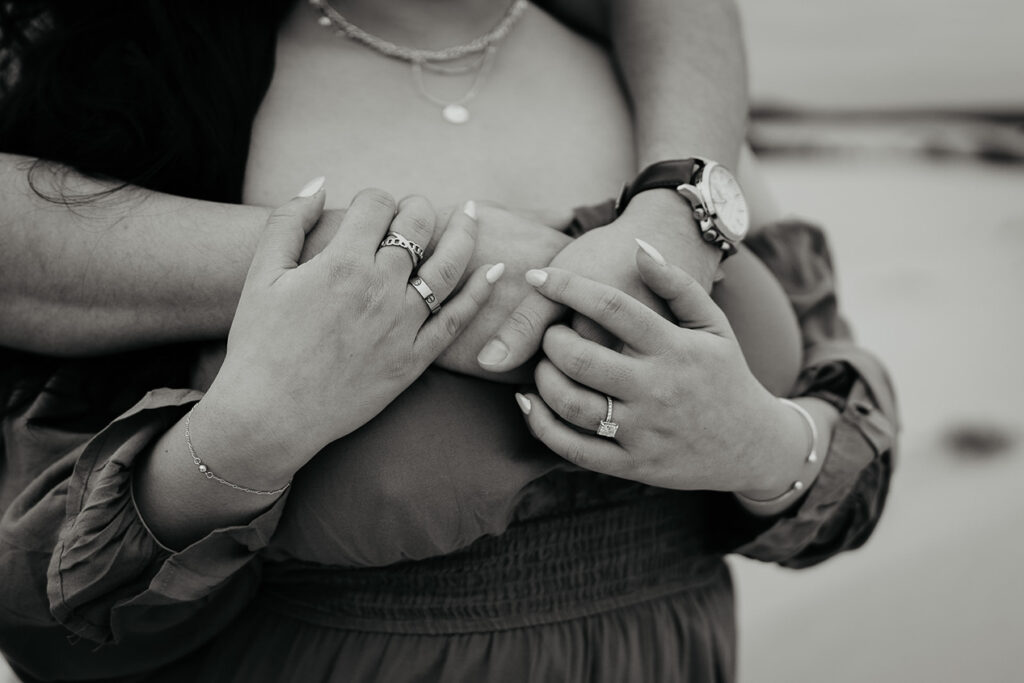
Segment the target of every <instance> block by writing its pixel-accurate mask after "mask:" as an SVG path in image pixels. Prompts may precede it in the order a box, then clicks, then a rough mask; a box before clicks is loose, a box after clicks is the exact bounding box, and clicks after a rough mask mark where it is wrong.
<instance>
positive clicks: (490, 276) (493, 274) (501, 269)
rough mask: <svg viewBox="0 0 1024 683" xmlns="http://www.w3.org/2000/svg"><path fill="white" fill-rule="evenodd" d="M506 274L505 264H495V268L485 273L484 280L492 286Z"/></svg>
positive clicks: (492, 267)
mask: <svg viewBox="0 0 1024 683" xmlns="http://www.w3.org/2000/svg"><path fill="white" fill-rule="evenodd" d="M504 274H505V264H504V263H495V264H494V265H493V266H491V267H490V268H488V269H487V272H486V273H484V278H485V279H486V280H487V281H488V282H489V283H491V284H492V285H493V284H494V283H495V282H497V281H498V280H500V279H501V276H502V275H504Z"/></svg>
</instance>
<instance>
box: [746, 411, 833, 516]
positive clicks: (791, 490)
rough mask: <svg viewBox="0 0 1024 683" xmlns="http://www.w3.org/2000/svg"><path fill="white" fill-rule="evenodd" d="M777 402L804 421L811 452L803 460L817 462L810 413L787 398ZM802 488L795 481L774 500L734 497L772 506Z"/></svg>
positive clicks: (816, 436) (800, 481) (815, 439)
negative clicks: (809, 436)
mask: <svg viewBox="0 0 1024 683" xmlns="http://www.w3.org/2000/svg"><path fill="white" fill-rule="evenodd" d="M779 401H781V402H782V404H783V405H786V406H789V407H790V408H792V409H793V410H795V411H796V412H798V413H800V417H802V418H803V419H804V421H805V422H806V423H807V426H808V427H809V428H810V431H811V452H810V453H808V454H807V457H806V458H805V459H804V462H805V463H815V462H818V428H817V427H816V426H814V418H813V417H811V414H810V413H808V412H807V411H806V410H804V408H803V406H801V405H800V404H798V403H795V402H794V401H790V400H789V399H788V398H780V399H779ZM804 488H806V484H804V482H803V480H801V479H797V480H796V481H794V482H793V483H792V484H790V486H789V488H788V489H786V490H785V491H784V492H782V493H781V494H779V495H777V496H775V497H774V498H766V499H762V500H759V499H757V498H751V497H749V496H744V495H743V494H742V493H737V494H736V495H737V496H738V497H740V498H742V499H743V500H744V501H745V502H746V503H750V504H753V505H774V504H775V503H778V502H779V501H781V500H783V499H785V498H786V497H788V496H791V495H793V494H794V493H799V492H800V491H803V490H804Z"/></svg>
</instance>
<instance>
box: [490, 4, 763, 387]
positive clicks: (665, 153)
mask: <svg viewBox="0 0 1024 683" xmlns="http://www.w3.org/2000/svg"><path fill="white" fill-rule="evenodd" d="M547 7H548V9H550V10H551V11H552V12H554V13H555V14H557V15H559V16H560V17H561V18H562V19H563V20H565V21H566V22H567V23H569V24H570V25H575V26H577V27H580V28H581V29H582V30H584V31H585V32H587V33H590V34H591V35H594V36H595V37H597V38H599V39H601V38H606V39H607V42H609V43H610V45H611V48H612V52H613V56H614V57H615V60H616V63H617V64H618V67H619V69H620V71H621V72H622V76H623V81H624V85H625V88H626V91H627V95H628V96H629V101H630V104H631V106H632V111H633V121H634V128H635V137H636V147H637V170H639V169H641V168H643V167H645V166H647V165H649V164H650V163H653V162H655V161H662V160H666V159H682V158H688V157H692V156H703V157H707V158H711V159H714V160H715V161H718V162H719V163H721V164H723V165H725V166H726V167H729V168H731V169H732V170H733V171H735V170H736V166H737V163H738V159H739V151H740V147H741V145H742V142H743V137H744V130H745V121H746V116H747V79H746V59H745V54H744V49H743V41H742V35H741V31H740V25H739V15H738V12H737V9H736V5H735V3H734V2H733V0H677V1H673V0H604V2H601V3H588V2H580V1H573V0H553V1H550V2H548V3H547ZM624 180H625V179H624ZM637 238H639V239H642V240H644V241H645V242H649V243H651V244H654V245H656V246H657V248H658V249H659V250H660V251H661V252H662V253H663V254H664V255H665V257H666V258H667V259H668V261H669V262H670V263H673V264H675V265H677V266H680V267H681V268H683V269H684V270H686V271H687V272H688V273H689V274H690V275H691V276H693V277H694V278H695V279H696V280H697V281H698V282H700V283H701V284H702V285H703V286H704V288H705V289H710V288H711V283H712V279H713V277H714V274H715V271H716V270H717V269H718V265H719V262H720V260H721V255H722V252H721V250H719V249H717V248H715V247H714V246H712V245H710V244H708V243H707V242H705V241H704V240H703V239H702V238H701V236H700V231H699V229H698V227H697V224H696V222H695V221H694V219H693V217H692V213H691V210H690V209H689V207H688V206H687V205H686V203H685V201H684V200H683V199H682V198H680V197H679V196H677V195H676V194H675V193H674V192H672V191H671V190H649V191H647V192H641V193H640V194H639V195H637V196H636V197H634V198H633V199H632V201H630V203H629V206H628V207H627V208H626V210H625V211H624V212H623V214H622V216H621V217H620V218H619V219H618V220H616V221H614V222H613V223H611V224H610V225H608V226H606V227H604V228H600V229H599V230H595V231H592V232H590V233H587V234H586V235H584V236H583V237H582V238H580V239H578V240H576V241H575V242H573V243H572V244H570V245H569V246H567V247H566V248H565V249H564V250H563V251H562V252H561V253H559V255H558V256H556V257H555V260H554V261H552V264H551V265H554V266H558V267H561V268H565V269H568V270H572V271H574V272H576V273H578V274H582V275H587V276H589V277H592V278H593V279H596V280H598V281H601V282H605V283H607V284H611V285H613V286H615V287H618V288H619V289H622V290H623V291H626V292H628V293H630V294H632V295H633V296H636V297H637V298H639V299H641V300H642V301H645V302H647V303H648V304H649V305H651V306H652V307H655V308H656V309H657V307H658V306H659V304H658V302H657V301H656V300H655V299H654V298H653V296H652V295H650V294H649V293H648V292H647V288H646V287H644V286H643V283H641V282H640V279H639V277H638V276H637V274H636V269H635V267H634V265H633V263H632V256H631V254H632V253H633V244H634V243H633V240H634V239H637ZM562 313H563V310H562V308H561V307H560V306H558V305H557V304H554V303H553V302H551V301H548V300H546V299H544V298H543V297H541V296H540V295H536V294H534V295H531V296H530V297H528V298H527V299H526V300H525V301H524V302H523V304H521V305H520V306H519V308H518V309H516V311H514V312H513V314H512V315H511V316H510V317H509V318H508V320H507V321H506V322H505V324H504V325H503V326H502V327H501V329H499V330H498V333H497V334H496V335H495V337H494V339H492V340H491V341H490V342H489V343H488V345H487V346H485V347H484V349H483V351H482V352H481V354H480V356H479V358H478V362H479V363H480V364H481V366H482V367H484V368H485V369H488V370H491V371H493V372H504V371H508V370H510V369H511V368H513V367H516V366H518V365H520V364H522V363H523V362H525V361H526V360H527V359H529V358H530V357H531V356H532V355H533V354H534V353H535V352H536V350H537V349H538V348H539V346H540V339H541V336H542V335H543V333H544V330H545V329H547V327H548V326H549V325H551V324H552V323H553V322H555V321H556V320H557V319H558V318H559V317H560V316H561V315H562ZM578 331H580V333H581V334H584V336H587V337H590V338H595V339H600V338H601V333H600V331H599V330H597V329H595V328H594V326H593V325H590V326H587V325H586V323H583V324H582V328H580V329H579V330H578Z"/></svg>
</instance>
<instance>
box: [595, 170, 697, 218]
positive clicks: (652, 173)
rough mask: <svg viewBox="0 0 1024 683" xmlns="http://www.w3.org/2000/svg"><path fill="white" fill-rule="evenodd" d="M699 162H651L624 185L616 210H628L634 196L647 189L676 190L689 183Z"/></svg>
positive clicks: (620, 211) (619, 211)
mask: <svg viewBox="0 0 1024 683" xmlns="http://www.w3.org/2000/svg"><path fill="white" fill-rule="evenodd" d="M699 163H700V162H699V160H697V159H677V160H673V161H659V162H658V163H656V164H651V165H650V166H648V167H647V168H645V169H644V170H642V171H640V173H639V175H637V177H636V179H634V180H633V182H632V183H626V184H625V185H623V186H622V193H621V194H620V195H619V200H618V201H617V202H616V203H615V210H616V211H617V212H618V213H620V214H621V213H622V212H623V211H625V210H626V206H628V205H629V202H630V200H631V199H633V197H635V196H636V195H638V194H639V193H641V192H645V191H646V190H656V189H671V190H674V189H676V188H677V187H679V186H680V185H682V184H684V183H689V182H690V180H691V179H692V178H693V174H694V172H696V170H697V168H698V164H699Z"/></svg>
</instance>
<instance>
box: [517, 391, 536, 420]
mask: <svg viewBox="0 0 1024 683" xmlns="http://www.w3.org/2000/svg"><path fill="white" fill-rule="evenodd" d="M516 403H518V404H519V410H521V411H523V415H529V414H530V408H532V407H533V406H532V405H530V399H528V398H526V397H525V396H523V395H522V394H516Z"/></svg>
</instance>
